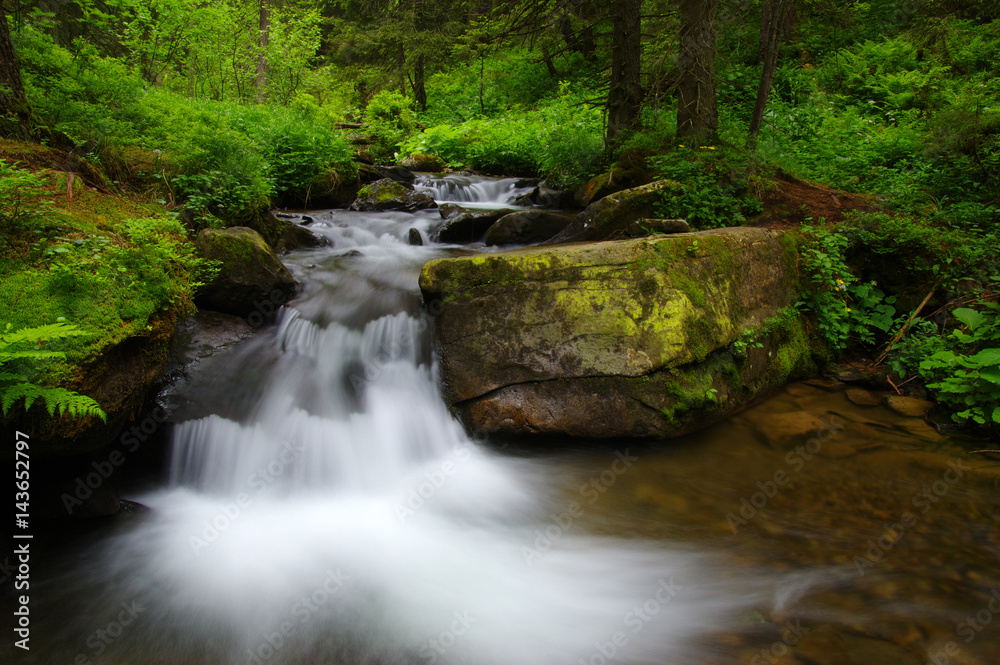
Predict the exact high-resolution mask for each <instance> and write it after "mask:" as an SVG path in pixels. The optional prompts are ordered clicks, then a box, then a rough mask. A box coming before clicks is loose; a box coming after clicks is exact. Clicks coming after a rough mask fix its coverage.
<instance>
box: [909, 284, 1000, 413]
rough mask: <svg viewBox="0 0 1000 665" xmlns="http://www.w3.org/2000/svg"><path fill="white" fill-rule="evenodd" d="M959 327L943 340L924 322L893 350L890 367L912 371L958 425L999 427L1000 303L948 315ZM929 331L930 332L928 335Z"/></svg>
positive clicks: (987, 303) (954, 311)
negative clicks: (895, 350)
mask: <svg viewBox="0 0 1000 665" xmlns="http://www.w3.org/2000/svg"><path fill="white" fill-rule="evenodd" d="M951 314H952V316H953V317H954V319H955V321H956V322H957V323H958V324H959V326H958V327H956V328H954V329H953V330H952V331H951V334H950V335H948V336H946V337H940V336H937V335H935V334H933V333H936V330H934V329H935V328H936V327H935V326H933V324H929V323H924V324H923V326H922V327H921V328H919V329H918V330H917V331H916V332H915V333H913V334H911V335H910V337H908V338H907V340H905V342H904V343H903V344H901V345H900V347H899V348H898V349H897V352H896V359H895V361H894V363H893V368H894V369H896V370H897V371H901V373H911V372H914V373H916V374H917V375H918V376H920V378H921V379H923V381H924V382H925V384H926V385H927V388H928V389H930V390H931V391H932V393H933V395H934V397H935V399H936V400H937V401H938V402H939V403H940V404H943V405H945V406H947V407H949V408H950V409H951V410H952V411H953V413H952V419H953V420H954V421H955V422H958V423H975V424H978V425H982V426H987V427H990V428H994V429H995V428H997V427H998V426H1000V305H998V304H997V303H994V302H983V303H980V306H979V308H977V309H971V308H967V307H961V308H957V309H955V310H953V311H952V312H951ZM927 328H930V329H932V330H933V333H930V334H929V333H928V332H927V330H926V329H927Z"/></svg>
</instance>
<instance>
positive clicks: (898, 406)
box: [885, 395, 934, 418]
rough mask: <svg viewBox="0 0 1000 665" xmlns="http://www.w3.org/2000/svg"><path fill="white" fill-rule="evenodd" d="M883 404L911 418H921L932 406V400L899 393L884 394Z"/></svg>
mask: <svg viewBox="0 0 1000 665" xmlns="http://www.w3.org/2000/svg"><path fill="white" fill-rule="evenodd" d="M885 404H886V406H888V407H889V408H890V409H892V410H893V411H895V412H896V413H898V414H901V415H904V416H909V417H911V418H923V417H924V416H925V415H927V412H928V411H930V410H931V409H932V408H933V407H934V402H928V401H927V400H923V399H914V398H913V397H902V396H900V395H886V397H885Z"/></svg>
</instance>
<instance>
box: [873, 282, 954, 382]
mask: <svg viewBox="0 0 1000 665" xmlns="http://www.w3.org/2000/svg"><path fill="white" fill-rule="evenodd" d="M939 286H941V280H938V281H937V283H936V284H935V285H934V286H932V287H931V290H930V292H929V293H928V294H927V295H926V296H924V299H923V300H922V301H921V302H920V304H919V305H918V306H917V308H916V309H915V310H913V314H910V318H908V319H907V320H906V323H904V324H903V327H902V328H900V329H899V332H897V333H896V336H895V337H893V338H892V341H891V342H889V345H888V346H886V347H885V351H883V352H882V355H880V356H879V357H878V359H876V360H875V364H876V365H881V364H882V362H883V361H884V360H885V358H886V356H888V355H889V352H890V351H892V347H894V346H895V345H896V344H897V343H898V342H899V340H901V339H903V335H905V334H906V331H907V330H908V329H909V327H910V324H911V323H913V319H915V318H917V317H918V316H919V315H920V312H921V310H923V308H924V307H925V306H926V305H927V302H928V301H929V300H930V299H931V296H933V295H934V292H935V291H937V288H938V287H939ZM893 387H895V386H893Z"/></svg>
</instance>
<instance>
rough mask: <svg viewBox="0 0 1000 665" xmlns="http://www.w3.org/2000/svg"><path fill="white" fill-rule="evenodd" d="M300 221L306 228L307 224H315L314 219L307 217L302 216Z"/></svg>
mask: <svg viewBox="0 0 1000 665" xmlns="http://www.w3.org/2000/svg"><path fill="white" fill-rule="evenodd" d="M301 219H302V224H304V225H307V226H308V225H309V224H312V223H313V222H315V221H316V220H315V219H313V218H312V217H310V216H309V215H302V218H301Z"/></svg>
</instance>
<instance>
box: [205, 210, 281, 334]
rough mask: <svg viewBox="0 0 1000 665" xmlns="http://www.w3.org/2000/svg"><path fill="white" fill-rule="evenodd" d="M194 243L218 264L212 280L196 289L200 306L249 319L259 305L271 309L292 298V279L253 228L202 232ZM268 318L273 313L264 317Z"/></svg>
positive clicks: (259, 308)
mask: <svg viewBox="0 0 1000 665" xmlns="http://www.w3.org/2000/svg"><path fill="white" fill-rule="evenodd" d="M195 244H196V245H197V246H198V249H199V250H200V252H201V254H202V256H203V257H204V258H206V259H209V260H211V261H219V262H220V263H221V267H220V269H219V273H218V274H217V275H216V276H215V278H213V279H212V281H211V282H209V283H208V284H205V285H204V286H203V287H202V288H201V289H199V291H198V295H197V296H196V297H195V303H196V304H197V305H198V306H199V307H201V308H203V309H213V310H217V311H220V312H227V313H230V314H236V315H242V316H249V315H250V314H251V313H253V312H259V311H260V310H261V303H268V304H269V306H270V307H272V308H273V307H274V306H276V305H280V304H283V303H285V302H287V301H288V300H290V299H291V298H292V296H293V295H295V290H296V288H297V286H298V284H297V282H296V281H295V278H293V277H292V274H291V273H290V272H288V269H287V268H285V266H284V265H282V263H281V261H279V260H278V257H277V255H276V254H275V253H274V251H273V250H272V249H271V248H270V247H268V245H267V243H266V242H264V238H262V237H261V235H260V234H259V233H257V232H256V231H254V230H253V229H248V228H246V227H243V226H234V227H232V228H229V229H225V230H218V229H203V230H202V231H201V233H199V234H198V238H197V240H196V241H195ZM262 314H263V313H262ZM271 316H273V311H272V313H271V315H266V314H264V317H265V319H266V318H270V317H271Z"/></svg>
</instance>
